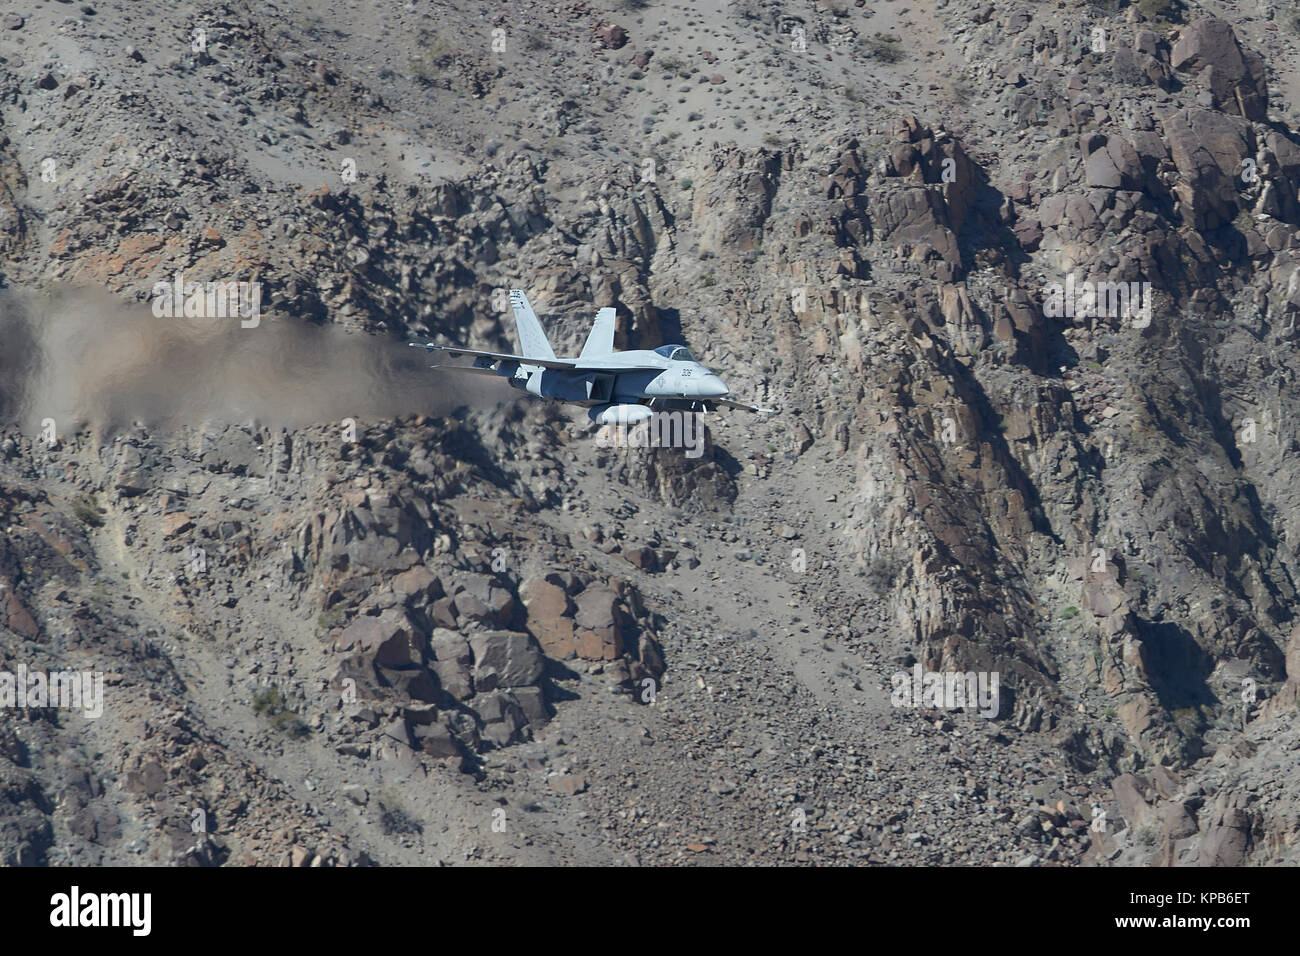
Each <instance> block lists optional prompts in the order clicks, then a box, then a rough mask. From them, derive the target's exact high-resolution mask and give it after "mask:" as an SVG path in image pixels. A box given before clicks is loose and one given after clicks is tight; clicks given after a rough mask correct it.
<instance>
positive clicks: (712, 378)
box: [700, 372, 731, 398]
mask: <svg viewBox="0 0 1300 956" xmlns="http://www.w3.org/2000/svg"><path fill="white" fill-rule="evenodd" d="M700 394H701V395H702V396H703V397H705V398H724V397H726V396H727V395H729V394H731V389H729V388H727V386H726V385H724V384H723V382H722V379H720V378H718V376H716V375H714V374H713V373H712V372H710V373H709V374H708V375H706V376H704V379H703V381H701V382H700Z"/></svg>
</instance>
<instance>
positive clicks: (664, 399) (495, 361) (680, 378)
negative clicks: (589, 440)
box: [410, 289, 773, 425]
mask: <svg viewBox="0 0 1300 956" xmlns="http://www.w3.org/2000/svg"><path fill="white" fill-rule="evenodd" d="M510 306H511V308H512V309H513V310H514V313H515V327H516V328H517V329H518V330H519V350H520V352H522V353H523V354H522V355H508V354H505V353H502V352H482V351H479V350H478V349H462V348H455V347H452V346H447V345H435V344H434V343H432V342H412V343H410V346H411V348H417V349H425V350H427V351H429V352H446V353H447V354H448V355H450V356H453V357H459V356H471V357H472V358H473V359H474V364H473V365H434V366H432V368H441V369H454V370H457V371H462V372H473V373H476V374H479V375H498V376H500V377H501V378H504V379H506V380H507V381H508V382H509V383H510V385H511V387H513V388H517V389H521V390H522V391H525V392H529V393H530V394H533V395H536V396H538V397H539V398H546V399H550V400H551V401H556V402H565V403H567V404H571V405H581V406H584V407H586V408H588V409H589V411H588V412H587V417H588V418H590V419H591V420H592V421H593V422H595V423H596V424H598V425H633V424H636V423H637V422H642V421H646V420H647V419H649V418H650V417H651V416H652V415H653V414H654V412H655V410H656V409H672V408H686V409H692V410H702V409H707V408H717V407H723V408H743V409H746V410H747V411H751V412H762V413H765V414H771V413H772V411H773V410H772V409H770V408H759V407H758V406H757V405H747V404H745V403H744V402H738V401H735V400H734V399H731V398H728V396H729V395H730V394H731V391H730V389H728V388H727V386H726V385H724V384H723V382H722V379H720V378H718V376H717V374H716V373H714V372H711V371H709V370H708V369H707V368H705V367H704V366H703V365H701V364H700V363H699V362H697V361H696V360H695V356H694V355H692V354H691V353H690V350H689V349H687V348H686V347H685V346H684V345H661V346H660V347H659V348H657V349H655V350H654V351H646V350H638V351H632V352H615V351H614V310H613V309H612V308H604V309H601V310H599V311H598V312H597V313H596V322H595V324H594V325H593V326H592V327H591V332H590V333H589V334H588V335H587V344H586V345H584V346H583V347H582V354H581V355H579V356H578V357H577V358H556V356H555V352H554V350H553V349H552V348H551V343H550V342H549V341H548V340H547V338H546V333H545V332H543V331H542V324H541V323H540V322H538V321H537V315H536V314H535V313H534V312H533V307H532V306H531V305H529V304H528V297H527V296H526V295H524V293H523V292H522V291H521V290H519V289H511V290H510Z"/></svg>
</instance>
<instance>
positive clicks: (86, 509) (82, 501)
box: [72, 495, 104, 528]
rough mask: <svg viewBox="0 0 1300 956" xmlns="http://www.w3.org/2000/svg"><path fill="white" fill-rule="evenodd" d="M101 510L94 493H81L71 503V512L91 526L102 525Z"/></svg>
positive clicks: (99, 526)
mask: <svg viewBox="0 0 1300 956" xmlns="http://www.w3.org/2000/svg"><path fill="white" fill-rule="evenodd" d="M103 510H104V509H103V508H101V507H100V506H99V501H98V500H97V499H96V498H95V496H94V495H82V496H81V497H80V498H78V499H77V500H76V501H74V502H73V503H72V513H73V514H74V515H75V516H76V518H77V520H78V521H80V522H81V523H82V524H84V525H86V526H88V527H91V528H102V527H103V526H104V516H103Z"/></svg>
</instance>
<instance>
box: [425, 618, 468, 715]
mask: <svg viewBox="0 0 1300 956" xmlns="http://www.w3.org/2000/svg"><path fill="white" fill-rule="evenodd" d="M429 650H430V651H431V652H432V653H433V658H434V659H433V661H432V662H431V663H430V664H429V667H430V669H431V670H432V671H433V672H434V673H435V674H437V675H438V681H439V682H440V683H441V684H442V689H443V690H445V691H446V692H447V693H448V694H450V695H451V696H452V697H455V698H456V699H457V700H466V699H468V698H470V697H473V696H474V678H473V674H472V668H473V666H474V655H473V654H472V653H471V652H470V648H469V641H467V640H465V638H464V637H463V636H462V635H460V634H457V633H456V632H455V631H449V630H446V629H445V628H438V629H437V630H435V631H434V632H433V634H432V635H431V636H430V637H429Z"/></svg>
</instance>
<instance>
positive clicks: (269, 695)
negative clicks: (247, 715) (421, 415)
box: [253, 685, 310, 739]
mask: <svg viewBox="0 0 1300 956" xmlns="http://www.w3.org/2000/svg"><path fill="white" fill-rule="evenodd" d="M253 713H255V714H257V715H258V716H259V717H265V718H266V721H267V723H268V724H269V725H270V727H271V729H272V730H276V731H279V732H280V733H282V734H285V735H286V736H289V737H293V738H294V739H297V738H300V737H306V736H307V734H308V733H310V731H309V730H308V729H307V725H306V724H305V723H303V722H302V718H300V717H299V716H298V715H297V714H295V713H294V712H293V711H291V710H289V709H288V708H287V707H286V706H285V700H284V695H283V694H281V693H280V689H279V688H278V687H276V686H275V685H271V686H269V687H265V688H263V689H262V690H260V691H258V692H257V693H256V694H254V695H253Z"/></svg>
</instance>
